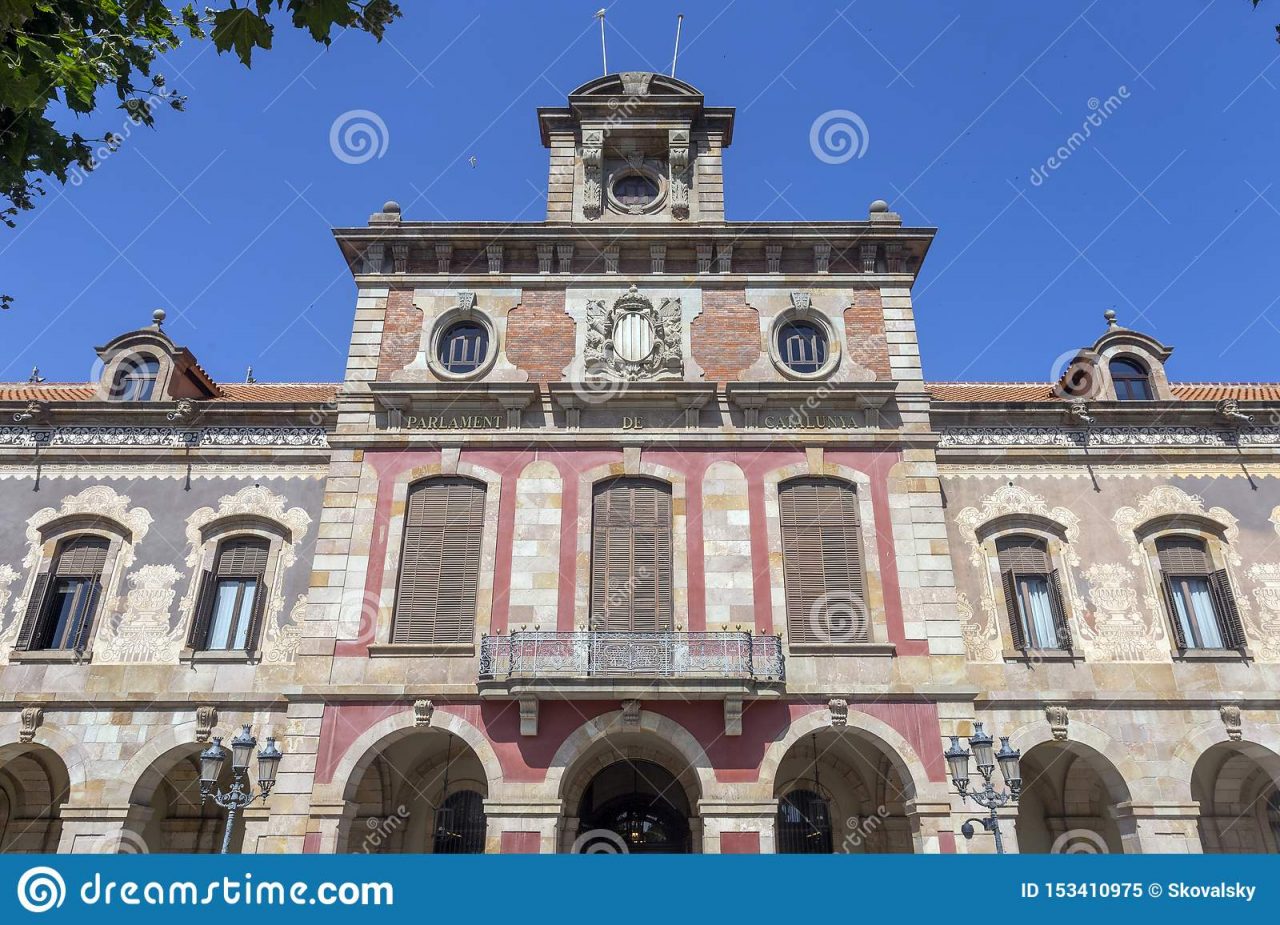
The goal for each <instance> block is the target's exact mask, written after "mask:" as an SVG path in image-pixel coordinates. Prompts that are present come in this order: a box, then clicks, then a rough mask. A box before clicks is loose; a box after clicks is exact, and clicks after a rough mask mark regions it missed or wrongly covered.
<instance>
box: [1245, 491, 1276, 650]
mask: <svg viewBox="0 0 1280 925" xmlns="http://www.w3.org/2000/svg"><path fill="white" fill-rule="evenodd" d="M1272 516H1273V517H1274V516H1275V515H1274V514H1273V515H1272ZM1248 575H1249V577H1250V578H1251V579H1253V582H1254V584H1255V587H1254V589H1253V597H1254V599H1255V600H1256V601H1257V602H1258V618H1257V619H1256V620H1251V621H1249V622H1250V629H1251V630H1252V633H1251V634H1250V641H1251V642H1254V643H1256V645H1255V647H1254V655H1255V656H1256V657H1257V659H1258V661H1261V662H1280V563H1277V562H1259V563H1258V564H1257V565H1253V566H1250V568H1249V571H1248ZM1242 616H1243V614H1242Z"/></svg>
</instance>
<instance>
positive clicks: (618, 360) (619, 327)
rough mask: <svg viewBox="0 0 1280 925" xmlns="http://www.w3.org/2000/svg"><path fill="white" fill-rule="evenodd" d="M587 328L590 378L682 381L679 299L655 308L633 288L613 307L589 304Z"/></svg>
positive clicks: (669, 299)
mask: <svg viewBox="0 0 1280 925" xmlns="http://www.w3.org/2000/svg"><path fill="white" fill-rule="evenodd" d="M586 324H587V332H586V343H585V347H584V353H585V355H584V360H585V362H586V369H587V375H588V376H596V377H600V378H607V379H621V380H623V381H627V382H634V381H638V380H659V379H680V378H683V376H684V357H683V350H682V346H681V345H682V339H683V322H682V320H681V306H680V299H678V298H666V299H663V300H662V303H661V304H660V305H659V306H657V307H656V308H655V307H654V304H653V303H652V302H651V301H650V300H649V299H648V298H646V297H645V296H643V295H641V294H640V293H639V292H638V291H637V290H636V287H635V286H632V287H631V288H630V289H629V290H628V291H627V292H626V294H625V295H623V296H622V297H621V298H620V299H618V300H617V301H616V302H614V303H613V307H612V308H610V307H608V306H606V304H605V302H604V300H602V299H598V300H595V301H591V302H588V303H587V317H586Z"/></svg>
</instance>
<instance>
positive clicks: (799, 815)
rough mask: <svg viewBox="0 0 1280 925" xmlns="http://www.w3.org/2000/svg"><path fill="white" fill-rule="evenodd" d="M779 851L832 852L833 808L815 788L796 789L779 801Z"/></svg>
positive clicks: (798, 852) (801, 852)
mask: <svg viewBox="0 0 1280 925" xmlns="http://www.w3.org/2000/svg"><path fill="white" fill-rule="evenodd" d="M777 839H778V853H779V854H831V853H832V849H833V845H832V841H831V810H830V808H829V807H828V806H827V801H826V800H824V799H823V798H822V797H821V796H820V795H819V794H816V793H814V792H813V791H812V790H793V791H791V792H790V793H789V794H787V795H786V796H785V797H783V798H782V799H781V800H779V801H778V825H777Z"/></svg>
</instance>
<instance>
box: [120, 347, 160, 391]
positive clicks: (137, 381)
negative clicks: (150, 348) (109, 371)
mask: <svg viewBox="0 0 1280 925" xmlns="http://www.w3.org/2000/svg"><path fill="white" fill-rule="evenodd" d="M159 376H160V361H159V360H157V359H156V358H155V357H149V356H135V357H129V358H128V359H126V360H124V361H123V362H122V363H121V364H120V366H119V368H118V369H117V370H116V376H115V382H113V383H112V387H111V397H112V398H114V399H116V400H118V401H150V400H151V399H152V398H153V397H154V395H155V391H156V380H157V379H158V378H159Z"/></svg>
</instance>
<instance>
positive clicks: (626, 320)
mask: <svg viewBox="0 0 1280 925" xmlns="http://www.w3.org/2000/svg"><path fill="white" fill-rule="evenodd" d="M653 347H654V336H653V324H652V323H651V322H650V321H649V319H648V318H646V317H645V316H644V315H643V314H641V313H640V312H625V313H624V314H622V315H621V316H619V318H618V320H617V321H616V322H615V323H614V325H613V352H614V353H616V354H617V355H618V356H620V357H621V358H622V359H624V360H626V361H627V362H628V363H639V362H640V361H641V360H643V359H645V358H646V357H648V356H649V354H651V353H653Z"/></svg>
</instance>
